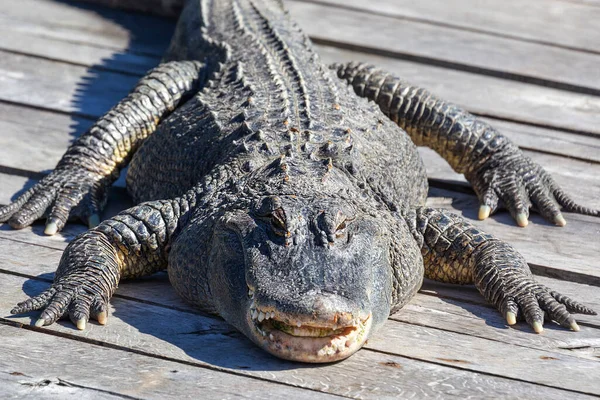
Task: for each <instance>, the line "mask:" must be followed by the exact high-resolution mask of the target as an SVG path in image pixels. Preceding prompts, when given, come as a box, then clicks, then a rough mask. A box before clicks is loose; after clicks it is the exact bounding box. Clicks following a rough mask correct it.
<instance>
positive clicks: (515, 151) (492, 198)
mask: <svg viewBox="0 0 600 400" xmlns="http://www.w3.org/2000/svg"><path fill="white" fill-rule="evenodd" d="M332 68H333V69H335V70H336V72H337V75H338V77H339V78H341V79H344V80H346V81H347V82H348V83H349V84H350V85H352V87H353V88H354V90H355V92H356V94H357V95H359V96H361V97H366V98H368V99H370V100H373V101H374V102H376V103H377V104H378V105H379V107H380V108H381V111H383V113H384V114H386V115H387V116H388V117H389V118H391V119H392V120H393V121H394V122H396V123H397V124H398V125H399V126H400V127H401V128H403V129H405V130H406V132H407V133H408V134H409V135H410V137H411V139H412V140H413V141H414V142H415V144H417V145H418V146H428V147H431V148H432V149H433V150H435V151H436V152H437V153H438V154H440V155H441V156H442V157H443V158H444V159H445V160H446V161H448V163H449V164H450V165H451V166H452V168H453V169H454V170H455V171H456V172H458V173H462V174H465V177H466V178H467V180H468V181H469V182H470V183H471V184H472V185H473V188H474V189H475V192H476V193H477V195H478V197H479V200H480V201H481V208H480V211H479V218H480V219H486V218H487V217H488V216H489V215H490V214H491V213H493V212H494V211H496V209H497V208H498V205H499V200H501V201H502V203H503V204H504V206H505V207H506V208H507V209H508V210H509V211H510V213H511V214H512V216H513V218H514V219H515V220H516V221H517V223H518V224H519V226H526V225H527V224H528V216H529V208H530V207H532V206H533V207H535V209H537V211H538V212H539V213H540V214H542V216H543V217H544V218H546V219H547V220H548V221H550V222H552V223H554V224H556V225H559V226H564V225H565V224H566V221H565V219H564V217H563V216H562V214H561V212H560V207H561V206H562V207H563V208H564V209H565V210H567V211H574V212H577V213H580V214H587V215H593V216H600V212H599V211H598V210H592V209H589V208H587V207H582V206H579V205H577V204H575V202H574V201H573V200H571V199H570V198H569V197H568V195H567V194H566V193H565V192H564V191H563V190H562V189H560V188H559V187H558V185H557V184H556V182H554V180H553V179H552V177H551V176H550V175H549V174H548V173H547V172H546V171H544V170H543V168H542V167H540V166H539V165H538V164H536V163H534V162H533V161H532V160H531V159H530V158H529V157H527V156H525V155H524V154H523V153H522V152H521V150H519V148H518V147H517V146H516V145H515V144H514V143H512V142H511V141H510V140H508V138H506V137H505V136H504V135H502V134H501V133H500V132H498V131H497V130H496V129H494V128H493V127H492V126H490V125H489V124H488V123H486V122H484V121H482V120H479V119H477V118H476V117H474V116H473V115H471V114H469V113H468V112H466V111H465V110H463V109H462V108H460V107H458V106H456V105H454V104H451V103H448V102H446V101H444V100H441V99H438V98H437V97H435V96H434V95H432V94H431V93H429V92H428V91H427V90H425V89H423V88H419V87H416V86H412V85H410V84H408V83H407V82H404V81H402V80H401V79H399V78H397V77H395V76H393V75H392V74H390V73H387V72H385V71H383V70H381V69H378V68H377V67H375V66H372V65H369V64H364V63H348V64H344V65H342V64H336V65H333V66H332Z"/></svg>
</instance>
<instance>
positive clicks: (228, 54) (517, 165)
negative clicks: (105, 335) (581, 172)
mask: <svg viewBox="0 0 600 400" xmlns="http://www.w3.org/2000/svg"><path fill="white" fill-rule="evenodd" d="M369 100H371V101H369ZM393 122H395V123H396V124H394V123H393ZM403 129H405V130H406V132H405V131H404V130H403ZM407 133H408V134H407ZM411 139H412V141H411ZM413 142H414V143H413ZM415 143H416V144H418V145H427V146H430V147H432V148H433V149H435V150H436V151H437V152H438V153H440V154H441V155H442V156H443V157H444V158H445V159H446V160H448V162H449V163H450V164H451V166H452V167H453V168H454V169H455V170H456V171H458V172H461V173H464V174H465V176H466V177H467V179H468V180H469V181H470V182H471V183H472V184H473V186H474V188H475V191H476V192H477V194H478V196H479V198H480V200H481V204H482V205H481V208H480V218H481V219H485V218H487V217H488V216H489V214H490V213H491V212H493V211H495V210H496V208H497V207H498V206H499V205H504V206H505V207H506V208H508V209H509V211H510V212H511V214H512V215H513V216H514V218H515V219H516V221H517V223H518V224H519V225H521V226H525V225H526V224H527V217H528V214H529V208H530V207H531V206H534V207H535V208H536V209H537V210H538V211H539V212H540V213H541V214H542V215H543V216H544V217H545V218H546V219H548V220H549V221H551V222H554V223H555V224H557V225H564V224H565V220H564V218H563V216H562V214H561V212H560V207H561V206H562V207H563V208H564V209H566V210H569V211H575V212H579V213H584V214H590V215H596V216H599V215H600V213H599V212H598V211H596V210H590V209H588V208H585V207H581V206H578V205H576V204H575V203H574V202H573V201H572V200H571V199H569V198H568V197H567V195H566V194H565V193H564V192H563V191H562V190H561V189H560V188H558V186H557V185H556V184H555V183H554V181H553V180H552V178H551V177H550V176H549V175H548V174H547V173H546V172H545V171H544V170H543V169H542V168H541V167H540V166H538V165H537V164H535V163H533V162H532V161H531V160H530V159H528V158H527V157H526V156H524V155H523V154H522V153H521V151H520V150H519V149H518V148H517V147H516V146H515V145H514V144H512V143H511V142H510V141H509V140H508V139H506V138H505V137H504V136H502V135H501V134H500V133H498V132H497V131H495V130H494V129H493V128H492V127H490V126H489V125H487V124H486V123H484V122H482V121H479V120H477V119H476V118H474V117H473V116H471V115H470V114H468V113H466V112H465V111H463V110H461V109H459V108H458V107H456V106H453V105H450V104H448V103H446V102H444V101H442V100H439V99H437V98H435V97H434V96H432V95H431V94H429V93H428V92H427V91H425V90H423V89H419V88H416V87H412V86H410V85H408V84H406V83H405V82H402V81H400V80H399V79H397V78H395V77H393V76H391V75H390V74H387V73H385V72H383V71H380V70H378V69H376V68H375V67H372V66H368V65H364V64H357V63H350V64H347V65H335V66H332V67H331V68H327V67H324V66H322V65H321V64H320V62H319V59H318V57H317V55H316V54H315V53H314V50H313V49H312V46H311V44H310V41H309V40H308V38H307V37H306V36H305V35H304V34H303V33H302V32H301V31H300V29H299V28H298V27H297V26H296V24H295V23H293V22H292V21H291V20H290V18H289V17H288V16H287V14H286V13H285V12H284V10H283V7H282V5H281V3H280V2H279V1H276V0H202V1H200V0H189V1H187V2H186V6H185V8H184V10H183V13H182V16H181V18H180V20H179V23H178V26H177V30H176V33H175V35H174V38H173V41H172V45H171V48H170V49H169V51H168V53H167V55H166V56H165V60H164V63H163V64H161V65H160V66H158V67H157V68H155V69H154V70H152V71H150V72H149V73H148V74H147V75H146V76H145V77H144V78H143V79H142V80H141V81H140V82H139V84H138V85H137V86H136V88H134V90H133V91H132V92H131V94H130V95H129V96H128V97H127V98H125V99H124V100H122V101H121V102H120V103H119V104H118V105H116V106H115V107H114V108H113V109H112V110H111V111H109V112H108V113H107V114H106V115H105V116H103V117H102V118H101V119H100V120H99V121H98V122H97V123H96V124H95V125H94V126H93V127H92V128H90V130H89V131H88V132H86V133H85V134H84V135H82V136H81V137H80V138H79V139H77V141H76V142H75V143H74V144H73V145H72V146H71V147H70V148H69V149H68V151H67V153H66V154H65V155H64V157H63V158H62V159H61V161H60V162H59V164H58V166H57V167H56V169H55V170H54V171H53V172H52V173H51V174H50V175H48V176H47V177H46V178H44V179H43V180H42V181H40V182H39V183H38V184H37V185H36V186H35V187H33V188H32V189H30V190H28V191H27V192H25V193H24V194H23V195H22V196H21V197H20V198H18V199H17V200H16V201H15V202H14V203H12V204H10V205H8V206H6V207H4V208H2V209H0V220H1V221H7V220H8V221H9V223H10V224H11V226H13V227H15V228H21V227H24V226H27V225H29V224H31V223H32V222H33V221H34V220H36V219H38V218H41V217H42V216H45V215H47V225H46V231H45V232H46V233H47V234H54V233H56V232H57V231H58V230H60V229H62V228H63V227H64V224H65V223H66V221H67V219H68V218H69V217H71V218H81V219H83V220H86V221H88V222H89V223H90V225H91V226H93V227H92V229H90V230H89V231H88V232H86V233H84V234H82V235H80V236H79V237H77V238H76V239H75V240H73V242H72V243H71V244H69V246H68V247H67V249H66V250H65V252H64V254H63V257H62V259H61V261H60V265H59V267H58V270H57V273H56V277H55V281H54V284H53V285H52V287H51V288H50V289H48V290H46V291H45V292H43V293H42V294H40V295H38V296H35V297H33V298H31V299H29V300H26V301H24V302H22V303H20V304H18V305H17V306H16V307H15V309H13V310H12V312H13V313H21V312H27V311H31V310H37V309H43V312H42V314H41V316H40V318H39V320H38V321H37V322H36V325H38V326H41V325H49V324H51V323H53V322H54V321H56V320H57V319H58V318H60V317H62V316H67V315H68V316H69V317H70V318H71V320H72V321H73V323H75V324H76V325H77V327H78V328H80V329H84V328H85V326H86V323H87V321H88V319H89V318H90V317H91V318H95V319H97V320H98V322H100V323H101V324H104V323H106V320H107V305H108V302H109V299H110V297H111V296H112V294H113V293H114V291H115V290H116V287H117V285H118V282H119V280H120V279H123V278H132V277H140V276H144V275H148V274H152V273H154V272H156V271H159V270H162V269H165V268H168V272H169V277H170V280H171V283H172V284H173V285H174V287H175V288H176V290H177V292H178V293H179V294H180V295H181V296H182V297H184V298H185V299H186V300H187V301H189V302H191V303H193V304H196V305H198V306H199V307H200V308H201V309H203V310H205V311H208V312H213V313H216V314H218V315H220V316H222V317H223V318H224V319H225V320H227V321H228V322H229V323H231V324H232V325H234V326H235V327H236V328H237V329H239V330H240V331H242V332H243V333H244V334H245V335H246V336H247V337H249V338H250V339H251V340H253V341H254V342H255V343H256V344H258V345H259V346H260V347H262V348H264V349H265V350H267V351H269V352H270V353H272V354H275V355H277V356H279V357H282V358H287V359H292V360H298V361H307V362H329V361H335V360H339V359H343V358H345V357H348V356H349V355H351V354H352V353H354V352H355V351H356V350H358V349H359V348H360V347H361V346H362V345H363V344H364V342H365V340H366V339H367V338H368V337H369V335H371V333H372V332H374V331H375V330H376V328H377V327H378V326H380V325H381V324H383V323H384V321H385V320H386V319H387V317H388V315H389V314H390V313H391V312H394V311H395V310H397V309H399V308H400V307H402V306H403V305H404V304H405V303H406V302H407V301H409V300H410V298H411V297H412V296H413V295H414V294H415V292H416V291H417V290H418V289H419V287H420V285H421V283H422V280H423V277H424V276H425V277H428V278H431V279H436V280H440V281H444V282H451V283H474V284H475V285H476V286H477V288H478V289H479V291H480V292H481V293H482V294H483V295H484V296H485V298H486V299H487V300H488V301H490V302H491V303H493V304H494V305H495V306H496V307H497V308H498V309H499V311H500V312H501V313H502V314H503V315H504V316H505V317H506V319H507V322H508V323H509V324H511V325H512V324H514V323H516V321H517V319H519V318H524V319H525V320H527V322H528V323H529V324H530V325H531V326H532V327H533V329H534V330H535V331H536V332H541V331H542V329H543V328H542V324H543V320H544V313H545V314H546V316H547V317H548V318H549V319H552V320H554V321H556V322H558V323H559V324H561V325H563V326H565V327H567V328H571V329H573V330H578V329H579V327H578V326H577V324H576V322H575V320H574V319H573V317H572V316H571V313H575V312H581V313H590V314H591V313H594V312H593V311H592V310H590V309H588V308H587V307H585V306H583V305H581V304H579V303H577V302H576V301H574V300H571V299H569V298H567V297H566V296H563V295H561V294H559V293H556V292H554V291H552V290H550V289H548V288H546V287H544V286H542V285H540V284H539V283H536V282H535V281H534V279H533V277H532V275H531V273H530V272H529V269H528V266H527V264H526V263H525V260H524V259H523V258H522V257H521V256H520V255H519V254H518V253H517V252H516V251H515V250H514V249H513V248H512V247H510V246H509V245H508V244H506V243H503V242H501V241H499V240H498V239H495V238H493V237H492V236H490V235H488V234H485V233H483V232H481V231H480V230H478V229H477V228H475V227H474V226H472V225H471V224H469V223H468V222H467V221H465V220H463V219H462V218H461V217H459V216H456V215H453V214H450V213H448V212H446V211H444V210H436V209H432V208H428V207H425V199H426V195H427V179H426V176H425V169H424V166H423V163H422V161H421V159H420V157H419V155H418V153H417V151H416V146H415ZM129 161H131V162H130V163H129ZM128 163H129V164H130V169H129V172H128V176H127V186H128V190H129V191H130V193H131V194H132V196H133V198H134V201H135V202H136V203H141V204H139V205H138V206H136V207H133V208H131V209H129V210H126V211H124V212H122V213H121V214H119V215H117V216H115V217H114V218H111V219H108V220H106V221H103V222H102V223H99V217H98V214H99V212H100V210H101V209H102V207H103V205H104V203H105V202H106V192H107V190H108V188H109V186H110V185H111V184H112V182H113V181H114V180H115V179H116V177H117V176H118V174H119V171H120V169H122V168H123V167H124V166H125V165H126V164H128ZM98 223H99V224H98ZM95 225H97V226H95Z"/></svg>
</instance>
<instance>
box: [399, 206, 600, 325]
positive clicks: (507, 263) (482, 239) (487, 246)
mask: <svg viewBox="0 0 600 400" xmlns="http://www.w3.org/2000/svg"><path fill="white" fill-rule="evenodd" d="M406 219H407V221H408V223H409V225H410V227H411V231H412V232H413V235H414V236H415V238H416V239H417V242H418V244H419V245H420V246H421V253H422V255H423V261H424V264H425V277H427V278H429V279H433V280H436V281H441V282H447V283H459V284H471V283H474V284H475V286H476V287H477V289H478V290H479V292H480V293H481V294H482V295H483V296H484V297H485V298H486V300H487V301H489V302H490V303H492V304H494V305H495V306H496V307H497V308H498V310H499V311H500V312H501V313H502V315H504V317H505V318H506V321H507V322H508V324H509V325H513V324H514V323H516V321H517V319H518V318H524V319H525V320H526V321H527V323H528V324H529V325H531V326H532V327H533V329H534V331H535V332H537V333H540V332H542V330H543V328H542V324H543V322H544V314H545V315H546V317H547V319H550V320H553V321H556V322H557V323H559V324H560V325H562V326H564V327H566V328H570V329H572V330H574V331H577V330H579V326H578V325H577V323H576V322H575V319H574V318H573V316H572V315H571V313H583V314H592V315H595V314H596V313H595V312H594V311H593V310H591V309H589V308H587V307H586V306H584V305H582V304H580V303H578V302H576V301H574V300H572V299H570V298H568V297H567V296H563V295H561V294H560V293H557V292H555V291H553V290H551V289H549V288H547V287H545V286H544V285H542V284H540V283H537V282H536V281H535V280H534V279H533V276H532V274H531V272H530V271H529V266H528V265H527V263H526V262H525V260H524V259H523V257H522V256H521V255H520V254H519V253H518V252H517V251H516V250H515V249H514V248H512V247H511V246H510V245H509V244H507V243H504V242H502V241H500V240H498V239H496V238H494V237H493V236H492V235H489V234H486V233H484V232H482V231H480V230H479V229H477V228H476V227H474V226H473V225H471V224H470V223H468V222H467V221H465V220H464V219H463V218H462V217H459V216H458V215H455V214H452V213H450V212H448V211H446V210H437V209H433V208H426V207H423V208H419V209H417V210H414V211H411V212H410V213H408V215H406Z"/></svg>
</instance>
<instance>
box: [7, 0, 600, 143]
mask: <svg viewBox="0 0 600 400" xmlns="http://www.w3.org/2000/svg"><path fill="white" fill-rule="evenodd" d="M27 1H28V2H31V1H32V0H27ZM25 3H27V2H23V3H22V4H24V6H23V7H22V8H21V7H8V10H9V11H10V13H11V14H9V15H7V20H9V18H8V17H11V18H12V19H14V20H15V21H19V23H18V24H13V25H16V28H14V29H21V30H24V31H27V32H29V31H30V30H32V29H34V27H35V29H38V30H39V29H42V32H36V34H40V35H42V36H46V35H53V36H52V37H53V38H56V39H60V38H63V39H65V40H71V39H72V37H73V36H74V35H76V37H77V38H78V40H79V41H84V43H88V42H89V43H90V44H94V45H100V46H108V47H110V48H114V49H116V50H122V49H125V48H126V47H127V46H128V43H129V41H130V38H129V35H130V33H129V32H128V31H127V29H125V28H124V27H123V26H118V25H117V27H116V28H115V27H114V26H113V25H115V24H114V23H112V25H111V22H107V20H106V19H105V18H103V17H102V16H100V15H97V14H95V13H94V12H91V11H88V10H85V9H83V10H82V9H79V8H76V7H73V6H67V5H61V6H60V8H58V9H56V10H55V9H54V8H53V7H49V6H48V4H52V3H50V2H44V1H42V2H40V5H39V6H40V8H41V10H43V12H39V13H35V14H33V15H32V13H30V12H28V11H27V10H28V9H29V8H27V6H26V5H25ZM11 4H14V3H11ZM18 4H21V3H18ZM100 9H101V10H102V8H100ZM334 14H335V13H334ZM336 15H337V14H336ZM28 18H29V19H28ZM132 18H133V17H132ZM143 18H146V17H143ZM48 20H50V21H53V23H56V22H57V21H58V22H59V26H58V27H56V26H54V25H51V27H52V29H50V28H43V27H44V26H46V24H48V22H44V21H48ZM9 21H10V20H9ZM27 21H29V22H27ZM60 21H69V25H68V26H67V27H66V28H65V29H67V28H68V29H67V31H66V32H63V34H61V33H60V32H61V29H60ZM73 21H74V22H73ZM300 22H302V21H300ZM27 23H29V24H31V25H33V26H32V27H25V28H23V27H21V25H23V24H27ZM145 23H146V22H145V20H142V21H141V24H142V25H144V24H145ZM306 23H307V24H309V25H310V21H307V22H306ZM103 24H109V27H113V28H106V29H109V32H110V35H98V34H96V32H94V34H90V30H92V29H93V30H99V29H102V27H103ZM123 24H124V25H125V26H127V27H132V26H135V25H133V24H131V23H130V22H127V24H125V23H123ZM13 25H11V27H10V29H13ZM329 25H332V24H329ZM398 25H402V24H398ZM169 26H171V28H166V27H162V26H161V27H160V29H158V30H159V31H160V30H161V29H162V30H168V29H172V25H169ZM309 27H310V26H309ZM353 27H354V25H352V24H351V25H348V26H341V27H339V29H342V30H346V31H352V29H353ZM117 28H119V29H117ZM7 29H8V28H7ZM35 29H34V32H35ZM43 29H46V30H48V31H49V32H46V31H44V30H43ZM111 29H112V30H111ZM153 31H154V30H153ZM18 32H20V31H18ZM28 34H29V33H28ZM162 35H166V36H168V35H170V33H167V32H163V33H162ZM162 35H161V37H162ZM413 35H415V34H413ZM415 36H418V35H415ZM115 38H119V40H118V41H116V42H114V43H112V42H111V43H109V44H103V43H101V42H98V41H102V40H108V39H110V40H113V41H114V40H116V39H115ZM134 44H135V42H134ZM143 44H144V46H145V47H144V49H145V50H146V51H147V50H148V49H150V48H152V49H153V50H152V52H153V53H152V54H154V55H156V56H160V55H161V54H162V52H163V51H164V48H165V43H162V42H160V43H156V44H155V45H154V47H152V46H151V44H150V43H146V42H144V43H143ZM0 47H1V46H0ZM449 47H451V46H449ZM24 51H28V50H27V46H25V50H24ZM32 51H33V49H32ZM320 51H321V52H322V53H324V55H325V57H324V58H325V60H326V61H329V62H333V61H340V60H341V61H343V60H351V59H359V58H360V59H365V60H368V61H371V62H374V63H377V64H380V65H382V66H384V67H386V68H388V69H390V70H391V71H393V72H396V73H397V74H398V75H400V76H403V77H405V78H407V79H408V80H411V81H413V82H414V83H417V84H422V85H423V86H425V87H428V88H430V89H431V90H432V91H434V92H435V93H437V94H439V95H440V96H442V97H446V98H448V99H450V100H452V101H455V102H457V103H459V104H464V105H465V106H467V107H468V108H469V109H471V110H472V111H475V112H479V113H483V114H486V115H496V116H499V117H504V118H509V119H520V120H523V121H531V122H534V123H537V124H542V125H554V126H558V127H565V128H572V129H576V130H581V131H589V132H596V133H599V132H600V128H598V126H599V124H598V118H597V115H598V110H600V101H598V99H597V98H595V97H593V96H584V95H578V94H575V93H570V92H564V91H561V90H556V89H550V88H543V87H539V86H537V85H529V84H523V83H520V82H514V81H506V80H504V79H498V78H491V77H487V76H481V75H476V74H471V73H466V72H460V71H453V70H449V69H446V68H436V67H431V66H427V65H423V64H420V63H410V62H405V61H400V60H393V59H390V58H386V57H377V56H373V55H364V54H359V53H352V52H348V51H341V50H339V49H331V48H327V47H324V48H322V49H321V50H320ZM534 53H535V52H534ZM513 58H514V57H513ZM563 60H569V63H571V64H572V63H573V61H572V60H570V59H565V58H563ZM107 64H110V62H108V63H107ZM500 65H502V63H500ZM17 71H18V69H17ZM597 81H598V82H600V80H597ZM127 87H129V86H127ZM472 88H476V90H473V89H472ZM38 90H40V89H39V88H38Z"/></svg>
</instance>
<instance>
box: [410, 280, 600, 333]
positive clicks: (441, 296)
mask: <svg viewBox="0 0 600 400" xmlns="http://www.w3.org/2000/svg"><path fill="white" fill-rule="evenodd" d="M425 290H429V289H424V290H419V292H418V293H420V294H422V295H425V296H431V297H435V298H438V299H442V300H443V299H448V300H454V301H459V302H463V303H467V304H473V305H476V306H481V307H486V308H488V309H490V310H496V311H497V309H496V308H495V307H494V306H493V305H491V304H489V303H478V302H476V301H473V300H469V299H463V298H461V297H456V296H450V295H446V294H439V293H437V292H434V293H431V292H427V291H425ZM482 298H483V297H482ZM577 324H578V325H580V326H587V327H589V328H593V329H600V325H596V324H594V323H591V322H577ZM455 333H456V332H455ZM489 340H492V339H489Z"/></svg>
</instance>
